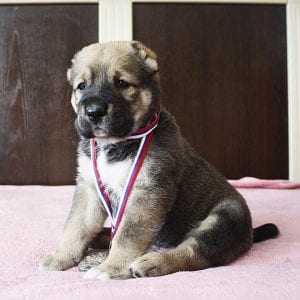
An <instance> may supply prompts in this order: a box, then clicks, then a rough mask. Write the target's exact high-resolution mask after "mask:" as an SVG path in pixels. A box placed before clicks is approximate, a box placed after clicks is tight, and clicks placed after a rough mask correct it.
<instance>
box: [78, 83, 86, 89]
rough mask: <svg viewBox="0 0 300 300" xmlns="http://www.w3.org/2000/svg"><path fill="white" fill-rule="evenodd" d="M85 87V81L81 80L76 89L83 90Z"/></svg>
mask: <svg viewBox="0 0 300 300" xmlns="http://www.w3.org/2000/svg"><path fill="white" fill-rule="evenodd" d="M85 88H86V83H85V82H81V83H79V84H78V86H77V89H78V90H81V91H82V90H84V89H85Z"/></svg>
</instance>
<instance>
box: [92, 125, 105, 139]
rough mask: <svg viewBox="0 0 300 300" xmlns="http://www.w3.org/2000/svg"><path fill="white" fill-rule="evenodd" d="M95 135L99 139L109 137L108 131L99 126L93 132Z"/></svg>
mask: <svg viewBox="0 0 300 300" xmlns="http://www.w3.org/2000/svg"><path fill="white" fill-rule="evenodd" d="M93 133H94V135H95V137H99V138H104V137H107V136H108V131H107V130H106V129H104V128H101V127H98V126H97V127H96V128H95V129H94V130H93Z"/></svg>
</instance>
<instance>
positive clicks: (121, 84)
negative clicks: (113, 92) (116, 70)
mask: <svg viewBox="0 0 300 300" xmlns="http://www.w3.org/2000/svg"><path fill="white" fill-rule="evenodd" d="M129 86H130V84H129V82H127V81H126V80H122V79H119V80H117V87H118V88H119V89H127V88H128V87H129Z"/></svg>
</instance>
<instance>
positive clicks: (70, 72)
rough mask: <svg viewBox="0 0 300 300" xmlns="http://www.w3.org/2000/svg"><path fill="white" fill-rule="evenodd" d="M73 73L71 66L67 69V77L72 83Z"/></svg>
mask: <svg viewBox="0 0 300 300" xmlns="http://www.w3.org/2000/svg"><path fill="white" fill-rule="evenodd" d="M71 74H72V70H71V68H70V69H68V71H67V79H68V81H69V82H70V83H71V81H72V76H71Z"/></svg>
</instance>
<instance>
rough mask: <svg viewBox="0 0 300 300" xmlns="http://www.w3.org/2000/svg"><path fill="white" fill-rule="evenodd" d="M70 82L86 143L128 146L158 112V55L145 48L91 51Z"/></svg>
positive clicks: (78, 61)
mask: <svg viewBox="0 0 300 300" xmlns="http://www.w3.org/2000/svg"><path fill="white" fill-rule="evenodd" d="M67 77H68V80H69V82H70V84H71V85H72V87H73V93H72V99H71V102H72V105H73V108H74V110H75V112H76V114H77V118H76V122H75V124H76V127H77V129H78V131H79V133H80V134H81V135H82V136H83V137H85V138H92V137H96V138H97V139H99V140H102V141H103V142H108V141H110V142H111V141H119V140H122V139H124V138H126V137H127V136H128V135H130V134H131V133H132V132H134V131H135V130H137V129H138V128H139V127H141V126H144V125H146V124H147V123H148V122H149V121H151V119H152V118H153V116H154V114H155V113H156V111H157V109H158V106H159V104H158V98H159V86H158V64H157V60H156V55H155V54H154V53H153V52H152V51H151V50H150V49H148V48H146V47H145V46H144V45H143V44H141V43H140V42H135V41H133V42H109V43H103V44H92V45H90V46H87V47H85V48H83V49H82V50H81V51H79V52H78V53H77V54H76V55H75V56H74V58H73V60H72V67H71V68H70V69H69V70H68V73H67Z"/></svg>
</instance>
